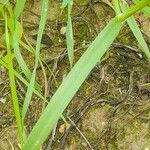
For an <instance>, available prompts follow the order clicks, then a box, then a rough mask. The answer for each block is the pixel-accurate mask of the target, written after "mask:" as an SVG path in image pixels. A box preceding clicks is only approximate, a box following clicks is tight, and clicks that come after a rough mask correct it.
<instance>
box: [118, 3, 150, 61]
mask: <svg viewBox="0 0 150 150" xmlns="http://www.w3.org/2000/svg"><path fill="white" fill-rule="evenodd" d="M121 7H122V10H123V11H126V10H127V9H128V5H127V3H126V2H124V3H123V4H121ZM127 23H128V25H129V27H130V29H131V30H132V32H133V34H134V36H135V37H136V39H137V41H138V42H139V44H140V46H141V48H142V51H143V52H144V53H145V55H146V57H147V58H148V60H150V51H149V48H148V46H147V43H146V42H145V40H144V37H143V35H142V33H141V31H140V29H139V27H138V24H137V23H136V20H135V19H134V17H133V16H131V17H129V18H128V19H127Z"/></svg>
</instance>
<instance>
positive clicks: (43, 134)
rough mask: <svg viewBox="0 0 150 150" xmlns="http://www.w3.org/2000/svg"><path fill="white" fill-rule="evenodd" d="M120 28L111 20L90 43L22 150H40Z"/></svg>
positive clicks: (119, 24)
mask: <svg viewBox="0 0 150 150" xmlns="http://www.w3.org/2000/svg"><path fill="white" fill-rule="evenodd" d="M121 26H122V24H121V23H120V22H119V21H118V19H117V18H115V19H113V20H112V21H111V22H110V23H109V24H108V25H107V26H106V27H105V29H104V30H102V32H101V33H100V34H99V35H98V36H97V38H96V39H95V40H94V41H93V42H92V44H91V46H90V47H89V48H88V49H87V50H86V52H85V53H84V54H83V56H82V57H81V58H80V59H79V61H78V62H77V63H76V64H75V66H74V67H73V68H72V70H71V71H70V73H69V74H68V76H67V77H66V79H65V80H64V81H63V82H62V84H61V85H60V87H59V88H58V90H57V91H56V93H55V94H54V95H53V97H52V98H51V101H50V102H49V104H48V106H47V107H46V109H45V110H44V112H43V113H42V115H41V117H40V119H39V120H38V122H37V123H36V125H35V126H34V128H33V130H32V131H31V133H30V135H29V137H28V139H27V142H26V143H25V145H24V147H23V150H37V149H39V148H40V146H41V145H42V143H43V142H44V141H45V140H46V138H47V137H48V135H49V133H50V132H51V131H52V129H53V127H54V125H55V124H56V122H57V121H58V119H59V118H60V116H61V114H62V113H63V111H64V110H65V109H66V107H67V105H68V104H69V102H70V101H71V99H72V98H73V96H74V95H75V93H76V92H77V91H78V89H79V87H80V86H81V84H82V83H83V82H84V80H85V79H86V77H87V76H88V74H89V73H90V71H91V70H92V69H93V68H94V66H95V65H96V63H97V62H98V61H99V59H100V58H102V56H103V55H104V53H105V52H106V51H107V49H108V48H109V46H110V45H111V43H112V42H113V41H114V39H115V38H116V36H117V35H118V33H119V31H120V29H121ZM79 75H80V76H79ZM37 133H40V134H37Z"/></svg>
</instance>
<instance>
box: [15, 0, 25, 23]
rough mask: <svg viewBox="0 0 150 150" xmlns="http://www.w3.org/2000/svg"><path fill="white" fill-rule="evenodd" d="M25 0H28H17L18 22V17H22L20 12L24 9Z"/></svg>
mask: <svg viewBox="0 0 150 150" xmlns="http://www.w3.org/2000/svg"><path fill="white" fill-rule="evenodd" d="M25 2H26V0H17V3H16V7H15V22H17V20H18V18H19V17H20V14H21V13H22V11H23V9H24V5H25Z"/></svg>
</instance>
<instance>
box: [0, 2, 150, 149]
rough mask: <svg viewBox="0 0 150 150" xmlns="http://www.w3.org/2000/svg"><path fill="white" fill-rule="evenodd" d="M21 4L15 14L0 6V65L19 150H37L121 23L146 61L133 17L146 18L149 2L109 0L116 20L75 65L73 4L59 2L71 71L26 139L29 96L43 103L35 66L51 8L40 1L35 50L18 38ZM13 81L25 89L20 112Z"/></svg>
mask: <svg viewBox="0 0 150 150" xmlns="http://www.w3.org/2000/svg"><path fill="white" fill-rule="evenodd" d="M25 2H26V1H25V0H22V1H21V0H17V2H16V5H15V10H13V7H12V6H11V4H10V2H9V1H8V0H6V1H4V2H3V3H2V4H0V16H1V18H2V20H3V22H4V29H5V31H4V33H3V34H4V37H5V42H4V43H2V44H1V43H0V44H1V45H2V46H3V47H4V48H6V49H7V54H6V55H4V54H3V53H2V54H1V53H0V64H1V65H2V66H4V67H5V68H6V69H7V70H8V72H9V80H10V89H11V95H12V102H13V109H14V112H15V117H16V123H17V127H18V136H19V139H20V143H21V147H22V149H23V150H38V149H40V147H41V146H42V144H43V143H44V141H45V140H46V138H47V137H48V135H49V134H50V133H51V131H52V129H53V127H54V126H55V124H56V122H57V121H58V120H59V118H60V117H62V113H63V112H64V110H65V109H66V107H67V106H68V104H69V103H70V101H71V100H72V98H73V96H74V95H75V94H76V92H77V91H78V89H79V88H80V86H81V85H82V84H83V82H84V81H85V79H86V77H87V76H88V75H89V73H90V72H91V70H92V69H93V68H94V66H95V65H96V64H97V62H99V60H101V59H102V57H103V56H104V54H105V53H106V51H107V50H108V49H109V47H110V46H111V44H112V43H113V41H114V40H115V39H116V37H117V36H118V34H119V32H120V30H121V29H122V26H123V25H124V23H125V22H127V23H128V25H129V27H130V29H131V31H132V32H133V34H134V36H135V38H136V39H137V41H138V43H139V45H140V46H141V49H142V51H143V53H144V54H145V56H146V57H147V60H148V61H150V51H149V48H148V46H147V44H146V41H145V40H144V38H143V35H142V33H141V31H140V28H139V27H138V25H137V22H136V20H135V18H134V16H133V15H134V14H135V13H137V12H138V11H142V12H144V13H145V14H146V15H147V16H148V15H149V16H150V7H149V6H148V4H149V3H150V0H141V1H138V0H136V1H134V3H135V4H134V5H133V6H131V7H129V6H128V4H127V2H126V1H121V0H113V2H112V3H113V5H114V10H115V12H116V17H114V18H113V19H112V20H111V21H110V22H109V23H108V24H107V26H106V27H105V28H104V29H103V30H102V31H101V32H100V33H99V34H98V36H97V37H96V39H95V40H94V41H93V42H92V43H91V44H90V46H89V47H88V48H87V50H86V51H85V53H84V54H83V55H82V56H81V58H80V59H79V60H78V61H77V62H76V63H75V62H74V40H73V29H72V28H73V26H72V18H71V11H72V10H73V0H64V1H63V3H62V8H63V9H64V8H65V7H66V6H68V7H67V9H68V16H67V19H68V21H67V27H66V40H67V41H66V43H67V53H68V57H69V62H70V66H71V69H70V72H69V73H68V75H67V76H66V78H65V79H64V80H63V82H62V83H61V85H60V86H59V88H58V89H57V91H56V92H55V93H54V95H53V97H52V98H51V99H50V101H49V103H48V104H47V106H46V108H45V109H44V111H43V112H42V114H41V117H40V118H39V120H38V121H37V123H36V124H35V126H34V128H33V129H32V131H31V133H29V135H28V134H27V133H26V130H25V125H24V123H25V118H26V114H27V111H28V109H29V105H30V101H31V99H32V95H33V93H35V94H36V95H37V96H38V97H39V98H40V99H42V100H44V101H45V102H46V103H47V100H46V98H45V96H44V95H42V94H41V87H40V85H39V84H38V81H36V75H37V67H38V64H39V63H40V62H41V61H42V60H41V58H40V49H41V41H42V35H43V33H44V28H45V25H46V20H47V14H48V8H49V5H51V4H49V0H42V8H41V19H40V23H39V29H38V35H37V41H36V46H35V48H33V47H31V45H30V44H29V43H26V42H24V40H23V38H22V37H23V27H22V24H21V20H20V17H21V13H22V12H23V9H24V5H25ZM20 47H24V48H25V49H26V50H27V51H28V52H29V53H33V54H34V56H35V60H34V68H33V70H32V71H31V70H30V69H29V68H28V67H27V65H26V60H24V59H23V57H22V54H21V51H20ZM15 59H16V60H17V62H18V64H19V67H20V69H21V71H22V73H23V75H20V74H19V72H18V71H17V70H15V69H14V61H15ZM74 63H75V64H74ZM15 78H18V79H19V80H21V81H22V82H23V83H24V84H25V85H26V86H27V91H26V94H25V97H24V103H23V107H22V109H20V108H19V98H18V96H17V89H16V83H15ZM149 85H150V84H149V83H147V84H145V85H141V86H149ZM62 118H63V117H62ZM64 120H65V119H64ZM37 133H40V134H37Z"/></svg>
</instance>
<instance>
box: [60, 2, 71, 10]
mask: <svg viewBox="0 0 150 150" xmlns="http://www.w3.org/2000/svg"><path fill="white" fill-rule="evenodd" d="M70 1H71V0H63V2H62V5H61V8H65V7H66V6H67V5H68V4H69V2H70Z"/></svg>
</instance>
